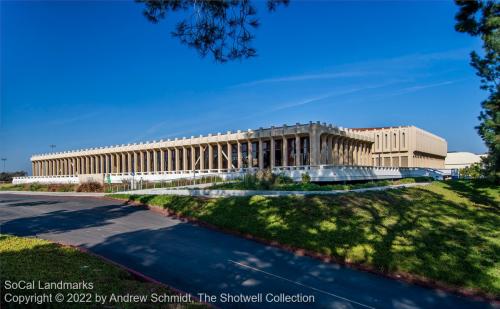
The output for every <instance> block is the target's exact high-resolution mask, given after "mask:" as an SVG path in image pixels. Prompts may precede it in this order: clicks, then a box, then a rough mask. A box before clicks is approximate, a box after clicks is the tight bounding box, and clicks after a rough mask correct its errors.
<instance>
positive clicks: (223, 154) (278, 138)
mask: <svg viewBox="0 0 500 309" xmlns="http://www.w3.org/2000/svg"><path fill="white" fill-rule="evenodd" d="M372 144H373V140H372V138H371V137H369V136H364V135H361V134H358V133H355V132H352V131H351V130H348V129H343V128H338V127H334V126H332V125H326V124H325V123H323V124H320V123H319V122H317V123H312V122H311V123H309V124H296V125H293V126H287V125H283V126H281V127H271V128H266V129H264V128H260V129H257V130H248V131H245V132H242V131H238V132H234V133H233V132H227V133H225V134H221V133H218V134H217V135H212V134H209V135H208V136H199V137H194V136H192V137H191V138H183V139H175V140H166V141H164V140H161V141H153V142H146V143H139V144H128V145H117V146H110V147H100V148H91V149H84V150H83V149H82V150H74V151H65V152H58V153H48V154H38V155H34V156H32V158H31V162H32V173H33V176H61V175H69V176H75V175H85V174H89V175H94V174H130V173H134V174H136V175H140V174H149V173H179V172H187V171H198V172H204V171H209V172H227V171H231V170H238V169H243V168H260V169H264V168H274V167H287V166H304V165H307V166H317V165H324V164H336V165H356V166H367V165H371V154H370V151H371V149H372Z"/></svg>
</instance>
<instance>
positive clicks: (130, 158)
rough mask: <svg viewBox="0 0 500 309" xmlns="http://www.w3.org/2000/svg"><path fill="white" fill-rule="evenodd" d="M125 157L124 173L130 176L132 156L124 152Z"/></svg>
mask: <svg viewBox="0 0 500 309" xmlns="http://www.w3.org/2000/svg"><path fill="white" fill-rule="evenodd" d="M125 156H126V157H127V170H126V171H125V173H127V174H130V173H132V154H131V153H130V152H126V153H125Z"/></svg>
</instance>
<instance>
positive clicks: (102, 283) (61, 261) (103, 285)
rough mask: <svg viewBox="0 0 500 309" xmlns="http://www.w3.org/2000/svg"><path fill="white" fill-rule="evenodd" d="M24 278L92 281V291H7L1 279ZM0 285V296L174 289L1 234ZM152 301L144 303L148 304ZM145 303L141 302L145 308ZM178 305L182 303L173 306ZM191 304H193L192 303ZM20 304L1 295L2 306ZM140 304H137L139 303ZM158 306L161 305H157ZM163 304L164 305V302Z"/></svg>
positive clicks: (140, 292)
mask: <svg viewBox="0 0 500 309" xmlns="http://www.w3.org/2000/svg"><path fill="white" fill-rule="evenodd" d="M6 280H10V281H12V282H13V281H19V280H26V281H32V280H35V281H36V282H37V281H38V280H40V281H41V282H59V281H63V282H81V281H86V282H92V283H93V289H92V290H64V291H60V290H50V291H44V290H16V291H12V290H9V291H7V290H6V289H5V286H4V281H6ZM0 285H1V293H0V294H1V295H5V293H6V292H10V293H12V294H15V295H33V294H35V293H38V294H40V293H52V294H53V295H55V294H56V293H58V292H62V293H73V292H78V293H89V292H90V293H92V294H94V293H97V294H100V295H111V294H112V293H115V294H126V293H130V294H136V295H151V293H157V294H163V293H166V294H167V295H172V294H174V292H173V291H172V290H170V289H167V288H165V287H163V286H160V285H157V284H153V283H149V282H143V281H139V280H137V279H135V278H134V277H133V276H132V275H130V274H129V273H128V272H126V271H124V270H122V269H121V268H118V267H117V266H114V265H112V264H109V263H108V262H106V261H104V260H102V259H100V258H97V257H95V256H92V255H89V254H86V253H83V252H80V251H79V250H77V249H75V248H72V247H67V246H60V245H58V244H55V243H52V242H49V241H46V240H41V239H37V238H22V237H15V236H10V235H5V234H3V235H2V234H0ZM54 305H56V307H61V308H66V307H68V306H69V305H71V304H69V303H61V304H59V305H58V304H57V303H53V304H49V306H51V307H52V306H54ZM88 305H89V304H87V305H86V306H85V304H80V305H78V304H76V305H75V304H73V306H74V307H88ZM106 305H108V306H110V307H111V308H115V307H119V308H123V307H138V306H137V305H131V304H127V303H106ZM151 305H152V304H147V307H150V306H151ZM145 306H146V305H142V307H145ZM173 306H174V307H179V308H180V307H181V305H173ZM191 306H194V305H191ZM0 307H2V308H6V307H19V305H17V306H15V305H12V304H9V303H6V302H5V299H4V298H3V297H2V301H1V306H0ZM139 307H140V306H139ZM155 307H156V308H160V307H162V306H156V305H155ZM163 307H167V306H166V305H163Z"/></svg>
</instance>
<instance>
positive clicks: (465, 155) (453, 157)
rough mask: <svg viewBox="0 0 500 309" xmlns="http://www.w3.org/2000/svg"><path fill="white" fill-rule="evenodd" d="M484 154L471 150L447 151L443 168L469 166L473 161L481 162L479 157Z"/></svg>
mask: <svg viewBox="0 0 500 309" xmlns="http://www.w3.org/2000/svg"><path fill="white" fill-rule="evenodd" d="M483 156H485V154H482V155H477V154H475V153H472V152H465V151H457V152H448V154H447V156H446V159H445V160H444V165H445V169H461V168H464V167H469V166H471V165H472V164H474V163H479V162H481V158H482V157H483Z"/></svg>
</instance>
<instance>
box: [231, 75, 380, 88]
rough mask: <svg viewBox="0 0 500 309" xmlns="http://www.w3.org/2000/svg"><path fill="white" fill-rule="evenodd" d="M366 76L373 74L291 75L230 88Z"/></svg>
mask: <svg viewBox="0 0 500 309" xmlns="http://www.w3.org/2000/svg"><path fill="white" fill-rule="evenodd" d="M368 74H373V72H362V71H352V72H333V73H332V72H330V73H319V74H303V75H291V76H283V77H276V78H266V79H260V80H254V81H250V82H247V83H241V84H237V85H234V86H232V88H237V87H249V86H256V85H261V84H270V83H281V82H296V81H308V80H321V79H335V78H342V77H358V76H365V75H368Z"/></svg>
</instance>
